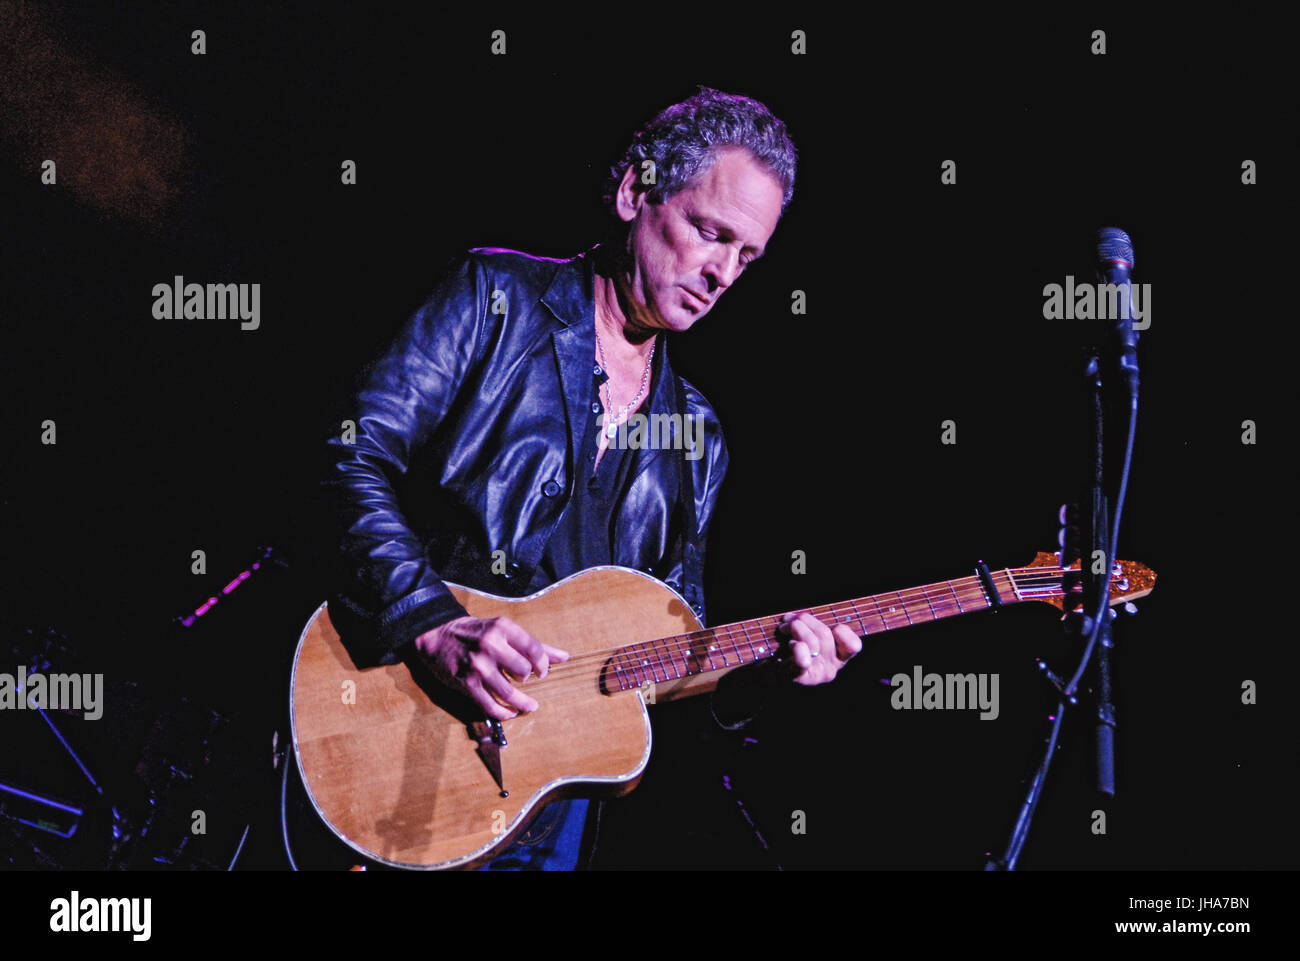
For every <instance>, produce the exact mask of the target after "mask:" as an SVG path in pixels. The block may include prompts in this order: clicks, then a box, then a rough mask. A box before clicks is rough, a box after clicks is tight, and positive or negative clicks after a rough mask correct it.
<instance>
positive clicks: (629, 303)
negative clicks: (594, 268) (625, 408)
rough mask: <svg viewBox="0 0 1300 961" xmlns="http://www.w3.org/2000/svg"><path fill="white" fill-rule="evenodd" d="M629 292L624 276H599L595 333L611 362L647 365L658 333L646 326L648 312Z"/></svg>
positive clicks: (602, 274)
mask: <svg viewBox="0 0 1300 961" xmlns="http://www.w3.org/2000/svg"><path fill="white" fill-rule="evenodd" d="M629 291H630V287H629V281H628V280H627V278H626V277H624V276H622V275H621V274H618V273H600V272H597V273H596V275H595V293H596V330H597V333H598V334H599V335H600V339H601V343H603V344H604V345H605V350H606V351H608V352H609V354H610V355H611V356H610V360H611V361H613V360H614V358H615V357H618V358H619V359H621V360H623V361H625V362H627V361H634V360H635V361H639V362H640V363H642V364H644V363H645V359H646V357H647V356H648V355H649V353H650V349H651V348H652V347H653V346H654V339H655V334H656V333H657V331H656V330H655V329H654V328H653V327H651V326H649V325H648V324H646V323H644V321H643V320H642V317H641V315H643V314H644V313H645V308H644V307H642V306H640V305H639V304H636V303H635V301H634V300H633V298H632V297H631V295H630V292H629Z"/></svg>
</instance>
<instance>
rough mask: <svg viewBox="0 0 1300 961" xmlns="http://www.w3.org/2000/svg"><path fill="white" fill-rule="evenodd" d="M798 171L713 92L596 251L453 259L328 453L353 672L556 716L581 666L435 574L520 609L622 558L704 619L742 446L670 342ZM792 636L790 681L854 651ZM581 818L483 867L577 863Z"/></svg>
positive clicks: (715, 294) (821, 633) (782, 199)
mask: <svg viewBox="0 0 1300 961" xmlns="http://www.w3.org/2000/svg"><path fill="white" fill-rule="evenodd" d="M795 160H796V155H795V150H794V146H793V144H792V143H791V141H790V139H789V137H788V136H787V134H786V131H785V127H784V125H783V124H782V123H781V122H780V121H779V120H778V119H776V118H775V117H774V116H772V114H771V113H770V112H769V111H768V110H767V108H766V107H764V106H763V105H762V104H760V103H758V102H756V101H754V100H750V99H747V98H744V97H739V96H732V95H727V94H724V93H721V92H719V91H716V90H711V89H708V88H701V90H700V92H699V93H698V94H697V95H696V96H694V97H692V98H690V99H688V100H686V101H684V102H682V103H679V104H676V105H674V106H672V107H669V108H668V109H667V110H665V111H663V112H662V113H661V114H660V115H659V116H658V117H656V118H655V119H654V120H653V121H651V122H650V123H649V124H648V125H647V126H646V127H645V128H644V129H643V130H641V131H640V132H639V133H638V134H637V135H636V137H635V138H634V140H633V143H632V145H631V146H630V147H629V148H628V150H627V151H626V153H625V154H624V156H623V157H622V159H621V160H620V162H619V163H618V164H617V165H615V166H614V167H613V168H612V169H611V177H610V181H609V185H608V186H609V191H608V194H607V198H606V199H607V201H608V203H609V205H610V208H611V210H612V212H613V213H614V215H615V217H616V225H615V227H614V229H613V230H611V234H610V236H609V237H608V238H607V240H606V241H605V242H603V243H602V244H600V245H598V246H596V247H594V248H592V249H591V250H589V251H587V252H586V253H584V254H581V255H579V256H577V257H574V258H572V259H568V260H550V259H545V258H539V257H532V256H528V255H525V254H521V253H518V252H514V251H505V250H497V249H479V250H474V251H470V252H469V253H468V254H467V255H466V256H464V257H462V258H461V259H460V260H459V261H458V262H457V264H456V265H455V267H454V268H453V269H452V270H451V271H450V272H449V273H448V274H447V275H446V277H445V278H444V279H443V281H442V282H441V283H440V284H439V286H438V288H437V290H436V291H435V293H434V295H433V296H432V297H431V298H430V299H429V300H428V301H427V302H426V303H425V304H424V306H422V307H421V308H420V309H419V310H418V311H417V312H416V313H415V315H414V316H413V317H412V318H411V320H410V321H409V322H408V323H407V325H406V326H405V327H404V328H403V330H402V332H401V333H400V335H399V336H398V338H397V339H396V341H395V342H394V343H393V344H392V345H391V347H390V348H389V349H388V351H387V352H386V353H385V354H384V356H383V357H382V358H380V360H379V361H378V362H377V363H376V364H375V365H374V366H373V367H372V368H371V369H370V371H369V373H368V375H367V378H368V379H367V380H366V382H365V384H364V386H363V388H362V389H361V390H360V392H359V393H358V396H357V398H356V403H355V406H354V408H353V413H352V415H351V417H352V419H353V421H354V424H355V436H344V437H339V438H334V439H331V441H330V445H331V457H332V468H331V472H330V476H329V477H328V479H327V482H326V487H327V490H328V491H329V494H330V497H331V504H332V510H333V514H334V518H335V520H336V522H337V523H338V524H339V531H338V534H339V537H338V548H339V550H338V558H337V560H338V562H339V571H338V573H337V577H336V581H335V585H336V589H335V590H334V592H333V594H332V596H331V598H330V603H329V610H330V614H331V617H332V620H333V623H334V624H335V625H336V626H337V627H338V629H339V632H340V636H341V637H342V639H343V641H344V643H346V644H347V645H348V650H349V653H351V654H352V656H353V658H354V659H355V660H356V661H357V663H358V664H365V663H370V664H393V663H395V662H397V661H398V660H399V659H407V658H415V659H417V660H418V661H420V662H422V663H423V664H424V665H425V666H427V667H428V668H429V670H430V671H431V672H432V674H433V676H434V677H436V678H437V679H438V681H440V682H441V683H442V684H445V685H447V686H448V687H450V688H452V689H453V690H456V691H459V692H460V693H461V694H463V695H465V696H467V697H468V698H470V699H472V700H473V701H474V702H475V704H476V705H477V706H478V708H480V709H481V711H482V713H483V714H484V715H486V717H487V718H488V719H496V720H501V721H504V720H507V719H510V718H515V717H517V716H520V715H523V714H527V713H529V712H544V711H545V710H546V704H545V703H544V702H542V703H539V702H538V700H537V699H535V698H533V697H531V696H530V695H529V693H528V688H529V679H530V678H537V679H541V678H545V677H546V676H547V674H548V671H549V670H550V669H551V668H552V666H553V665H556V664H559V663H562V662H565V661H567V660H568V658H569V654H568V652H566V651H565V650H563V649H562V648H560V647H557V646H553V645H552V644H548V643H544V642H543V641H541V640H538V639H537V638H535V637H533V636H532V635H530V634H529V633H528V632H527V631H526V630H524V629H523V628H522V627H520V626H519V625H518V624H516V623H515V622H514V621H512V620H511V619H510V618H508V617H494V618H483V619H481V618H476V617H472V616H469V615H468V613H467V611H466V610H465V608H464V607H462V606H461V604H460V603H458V601H457V600H456V598H455V597H453V596H452V594H451V593H450V592H449V591H448V589H447V588H446V586H445V583H444V581H454V582H457V583H459V584H462V585H465V586H467V587H470V588H475V589H477V590H480V591H484V592H490V593H492V594H496V595H501V596H509V597H521V596H524V595H528V594H532V593H535V592H537V591H539V590H542V589H543V588H545V587H547V586H548V585H551V584H554V583H555V582H556V581H558V580H560V579H562V578H565V577H567V576H568V575H571V574H574V573H576V572H577V571H580V570H583V569H586V568H591V567H599V566H601V565H620V566H624V567H630V568H635V569H637V570H640V571H644V572H646V573H648V574H650V575H652V576H653V577H655V578H658V579H659V580H661V581H663V582H664V583H666V584H668V585H670V586H671V587H673V588H674V589H676V590H677V592H678V593H679V594H680V595H681V596H682V598H684V599H685V600H686V602H687V603H689V604H690V606H691V608H692V610H693V611H694V612H695V614H696V616H698V617H699V618H700V620H701V621H703V620H704V599H703V585H702V566H703V555H704V547H705V542H706V538H707V534H708V529H709V523H710V520H711V518H712V516H713V509H714V504H715V501H716V497H717V494H718V488H719V485H720V484H721V482H722V478H723V475H724V473H725V471H726V467H727V452H726V447H725V445H724V442H723V437H722V432H721V429H720V427H719V425H718V421H717V418H716V416H715V414H714V412H713V410H712V408H711V407H710V406H709V404H708V403H707V401H706V400H705V399H704V397H703V396H702V395H701V394H700V393H699V391H697V390H696V389H695V388H694V387H693V386H691V385H690V384H688V383H686V382H685V381H682V380H681V379H680V378H679V377H677V375H676V374H675V373H674V372H673V370H672V367H671V366H670V364H669V362H668V344H667V337H666V335H667V334H669V333H677V332H682V331H685V330H688V329H689V328H690V327H691V326H693V325H694V324H695V323H697V322H698V321H699V320H700V319H701V318H703V317H704V316H705V314H707V313H708V312H709V311H710V310H711V309H712V308H713V306H714V304H715V303H716V302H717V300H718V298H720V297H721V296H722V295H723V294H724V293H725V292H726V291H727V289H728V288H730V287H731V285H732V284H734V283H736V281H737V280H739V279H740V278H741V277H742V276H743V274H744V272H745V269H746V267H747V265H749V264H750V263H752V262H753V261H754V260H756V259H758V258H759V257H761V256H762V255H763V252H764V249H765V247H766V245H767V243H768V240H769V239H770V238H771V236H772V234H773V232H774V231H775V229H776V226H777V223H778V221H779V219H780V217H781V215H782V213H783V211H784V209H785V206H786V204H787V203H789V200H790V198H791V195H792V192H793V185H794V174H795ZM516 189H523V183H522V182H521V183H519V184H517V185H516ZM737 361H738V362H742V363H743V362H744V358H743V355H741V356H738V358H737ZM673 414H676V415H679V416H680V424H681V425H682V427H681V429H680V432H679V433H674V434H673V435H672V439H673V441H674V442H673V443H671V444H667V443H662V444H660V445H659V446H658V447H653V446H649V445H645V444H641V445H629V444H627V443H626V442H625V441H624V438H626V437H628V436H630V435H629V433H628V430H627V428H628V426H629V424H630V423H631V422H632V421H633V419H634V418H636V417H637V416H638V415H644V416H645V417H647V418H648V417H653V416H654V415H673ZM664 423H667V421H664ZM620 425H622V427H623V430H622V432H620V431H619V429H618V428H619V427H620ZM692 436H694V437H695V438H698V439H699V447H702V449H699V448H697V449H690V448H691V439H692ZM660 439H661V440H663V439H664V437H663V435H661V437H660ZM678 441H680V443H678ZM784 630H785V634H786V635H787V637H788V638H789V641H790V643H789V645H788V648H787V649H786V656H785V658H784V661H783V663H784V665H785V673H788V674H789V675H790V676H792V677H793V680H794V682H795V683H799V684H805V685H809V684H822V683H826V682H828V681H830V680H832V679H833V678H834V677H835V676H836V674H837V673H838V672H839V670H840V669H841V668H842V667H843V666H844V664H845V663H846V662H847V661H848V660H849V659H850V658H851V657H853V656H854V655H855V654H856V653H858V651H859V650H861V646H862V643H861V640H860V639H859V637H858V635H857V634H856V633H855V632H854V631H853V630H852V629H851V628H849V627H848V626H845V625H840V626H838V627H834V628H832V627H831V626H830V625H828V624H826V623H824V622H823V621H821V620H818V619H817V618H815V617H813V616H812V615H810V614H807V613H803V614H799V615H798V616H795V615H787V618H786V621H785V625H784ZM552 640H554V639H552ZM774 663H776V662H774ZM764 669H765V668H759V667H752V668H746V670H750V671H755V670H764ZM719 707H721V704H719ZM726 713H727V712H726V711H718V710H715V715H717V714H726ZM743 713H744V712H743V711H742V712H741V714H742V715H743ZM720 722H721V717H720ZM585 812H586V802H585V801H567V802H561V803H557V804H553V805H551V807H550V808H548V809H547V810H546V811H545V812H543V814H542V815H541V817H539V819H538V821H537V822H535V823H534V825H533V827H532V828H531V829H530V831H529V833H528V834H525V835H524V836H523V838H522V839H521V841H519V842H516V844H515V845H514V846H513V847H512V848H510V849H509V850H507V851H506V852H505V853H504V854H503V855H501V856H499V857H497V858H496V859H495V860H494V861H492V862H491V864H490V865H489V866H491V867H498V868H501V867H505V868H511V867H516V868H517V867H545V868H548V869H555V868H571V867H573V866H574V864H575V862H576V858H577V847H578V845H577V841H578V838H579V837H580V836H581V830H582V823H583V819H584V817H585ZM539 825H540V827H539ZM539 840H540V841H544V842H545V843H539ZM530 842H531V843H530Z"/></svg>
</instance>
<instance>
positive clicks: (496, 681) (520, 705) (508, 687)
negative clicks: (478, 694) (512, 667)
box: [483, 671, 538, 712]
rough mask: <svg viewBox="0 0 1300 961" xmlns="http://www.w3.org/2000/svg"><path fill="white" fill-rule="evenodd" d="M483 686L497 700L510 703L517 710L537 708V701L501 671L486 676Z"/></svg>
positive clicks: (525, 710) (533, 709)
mask: <svg viewBox="0 0 1300 961" xmlns="http://www.w3.org/2000/svg"><path fill="white" fill-rule="evenodd" d="M483 686H484V687H486V688H487V689H488V691H490V692H491V694H492V696H493V697H495V698H496V699H497V700H499V701H501V702H503V703H505V704H508V705H509V706H510V707H513V708H514V709H515V710H517V711H520V712H529V711H535V710H537V706H538V705H537V702H536V701H535V700H533V699H532V698H531V697H529V696H528V695H527V694H525V693H524V692H523V691H521V690H519V689H517V688H516V687H515V686H514V685H513V684H511V683H510V682H509V681H508V680H506V676H505V675H504V674H502V673H501V672H500V671H493V672H492V673H490V674H488V675H487V676H486V677H484V678H483Z"/></svg>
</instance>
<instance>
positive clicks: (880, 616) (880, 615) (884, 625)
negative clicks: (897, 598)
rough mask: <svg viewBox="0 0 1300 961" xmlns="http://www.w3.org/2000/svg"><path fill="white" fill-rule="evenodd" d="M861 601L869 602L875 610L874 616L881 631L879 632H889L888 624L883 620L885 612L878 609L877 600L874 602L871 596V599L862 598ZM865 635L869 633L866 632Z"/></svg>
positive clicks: (874, 599)
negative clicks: (878, 622) (878, 621)
mask: <svg viewBox="0 0 1300 961" xmlns="http://www.w3.org/2000/svg"><path fill="white" fill-rule="evenodd" d="M863 600H864V601H870V602H871V603H872V604H873V605H874V606H875V608H876V613H875V615H874V616H875V617H876V618H878V619H879V620H880V630H881V631H887V630H889V622H888V621H886V620H885V612H884V611H882V610H881V609H880V602H879V601H878V600H876V598H875V597H874V596H872V597H864V598H863ZM867 633H870V632H867Z"/></svg>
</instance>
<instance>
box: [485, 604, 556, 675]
mask: <svg viewBox="0 0 1300 961" xmlns="http://www.w3.org/2000/svg"><path fill="white" fill-rule="evenodd" d="M497 624H498V626H499V627H500V628H501V629H502V630H503V631H504V632H505V636H506V638H507V640H508V641H509V642H510V646H511V647H512V648H513V649H514V650H516V651H518V652H519V653H520V654H522V655H523V656H524V657H525V658H526V659H527V660H528V663H529V665H530V669H531V670H534V671H536V672H537V676H538V677H545V676H546V672H547V670H548V668H549V667H550V664H549V657H548V655H547V653H546V646H545V645H544V644H543V643H542V642H541V641H539V640H538V639H537V638H535V637H533V635H531V634H529V633H528V632H527V631H526V630H524V629H523V628H522V627H520V626H519V625H518V624H516V623H515V622H514V621H512V620H510V618H508V617H503V618H501V619H500V620H499V621H498V622H497ZM519 676H520V678H525V677H527V676H528V671H524V672H523V673H522V674H520V675H519Z"/></svg>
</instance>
